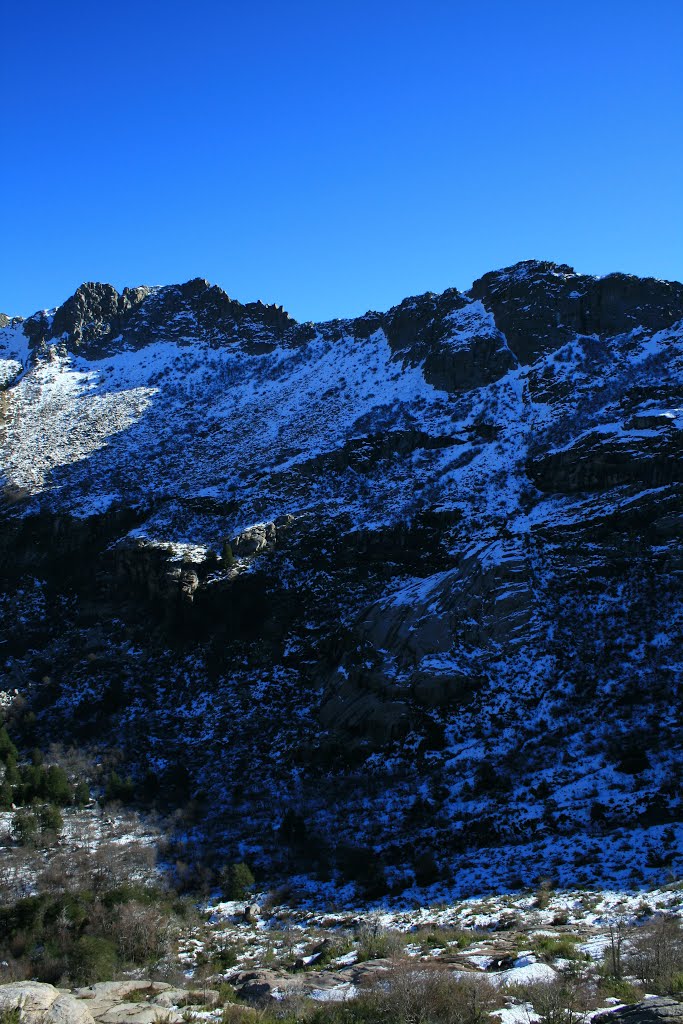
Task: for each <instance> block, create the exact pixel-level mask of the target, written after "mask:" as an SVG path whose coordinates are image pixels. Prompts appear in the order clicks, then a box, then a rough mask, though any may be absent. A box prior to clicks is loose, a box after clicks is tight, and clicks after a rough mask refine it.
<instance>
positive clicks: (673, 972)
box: [624, 917, 683, 994]
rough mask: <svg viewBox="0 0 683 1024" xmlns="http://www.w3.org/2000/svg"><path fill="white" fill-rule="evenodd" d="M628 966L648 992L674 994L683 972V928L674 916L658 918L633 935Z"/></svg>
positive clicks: (629, 970) (626, 959) (627, 958)
mask: <svg viewBox="0 0 683 1024" xmlns="http://www.w3.org/2000/svg"><path fill="white" fill-rule="evenodd" d="M624 959H625V962H626V967H627V970H628V972H629V973H631V974H633V975H634V976H635V977H636V978H637V979H638V980H639V981H640V983H641V984H642V985H643V986H645V987H646V988H647V989H648V990H651V991H654V992H656V993H657V994H666V993H670V992H672V991H674V989H675V987H676V985H677V984H678V976H679V975H680V974H681V973H683V929H682V928H681V922H680V920H679V919H678V918H675V917H660V918H656V919H655V920H654V921H652V922H650V923H649V924H646V925H642V926H641V927H640V928H638V929H637V930H636V931H635V932H634V934H633V935H632V936H631V940H630V943H629V951H628V955H627V956H625V958H624Z"/></svg>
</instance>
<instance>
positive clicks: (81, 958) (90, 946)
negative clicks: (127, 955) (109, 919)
mask: <svg viewBox="0 0 683 1024" xmlns="http://www.w3.org/2000/svg"><path fill="white" fill-rule="evenodd" d="M116 964H117V960H116V947H115V945H114V943H113V942H111V941H110V940H109V939H103V938H100V937H98V936H96V935H83V936H81V938H80V939H78V940H77V941H76V942H75V943H74V945H73V946H72V949H71V955H70V957H69V973H70V975H71V978H72V980H73V981H74V982H75V984H76V985H93V984H94V983H95V982H97V981H111V980H112V978H113V977H114V974H115V972H116Z"/></svg>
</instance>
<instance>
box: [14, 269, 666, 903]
mask: <svg viewBox="0 0 683 1024" xmlns="http://www.w3.org/2000/svg"><path fill="white" fill-rule="evenodd" d="M682 318H683V285H681V284H677V283H672V282H665V281H659V280H654V279H649V278H648V279H640V278H636V277H632V276H628V275H624V274H610V275H608V276H607V277H603V278H595V277H588V276H584V275H580V274H577V273H575V272H574V271H573V270H572V269H571V268H570V267H568V266H564V265H555V264H552V263H545V262H537V261H526V262H523V263H519V264H517V265H516V266H513V267H510V268H507V269H505V270H500V271H495V272H493V273H489V274H486V275H485V276H484V277H483V278H481V279H480V280H479V281H476V282H475V283H474V285H473V286H472V288H471V289H470V291H468V292H459V291H457V290H456V289H449V290H447V291H446V292H444V293H443V294H441V295H435V294H432V293H427V294H425V295H420V296H416V297H413V298H409V299H406V300H404V301H403V302H402V303H401V304H400V305H398V306H396V307H394V308H393V309H390V310H389V311H388V312H386V313H374V312H369V313H367V314H365V316H362V317H360V318H358V319H355V320H334V321H330V322H328V323H323V324H312V323H308V324H299V323H296V322H295V321H294V320H293V319H292V318H291V317H289V316H288V314H287V313H286V312H285V311H284V310H283V309H282V308H281V307H279V306H267V305H263V304H262V303H259V302H257V303H248V304H242V303H239V302H237V301H235V300H232V299H230V298H229V297H228V296H227V295H226V294H225V292H223V291H222V290H221V289H220V288H217V287H215V286H211V285H209V284H208V282H206V281H203V280H194V281H190V282H188V283H187V284H183V285H177V286H169V287H162V288H128V289H125V290H124V292H123V293H122V294H120V295H119V294H118V293H117V291H116V290H115V289H114V288H112V287H111V286H110V285H103V284H93V283H90V284H84V285H82V286H81V287H80V288H79V289H78V290H77V292H76V293H75V295H73V296H72V297H71V298H70V299H68V300H67V301H66V302H65V303H64V304H63V305H62V306H60V307H59V308H58V309H55V310H52V311H50V312H42V313H37V314H35V315H34V316H32V317H29V318H28V319H26V320H20V319H17V318H15V319H11V320H10V319H9V318H8V317H4V318H3V320H2V324H3V325H4V326H2V327H1V329H0V368H1V369H0V375H1V376H0V381H2V382H3V383H2V391H1V392H0V467H1V473H2V477H1V482H2V531H1V534H0V564H1V566H2V578H3V580H4V582H3V584H2V594H1V597H0V609H1V615H2V626H3V636H2V641H3V643H2V646H1V647H0V652H1V654H2V659H3V672H4V676H3V680H2V683H0V689H2V691H3V698H2V700H3V701H4V704H5V705H6V706H7V708H8V711H9V713H10V716H12V715H13V716H14V719H15V723H16V729H17V730H18V731H19V735H20V736H21V737H22V738H23V741H24V742H26V743H29V742H34V741H36V740H38V741H40V742H41V743H42V742H47V741H50V740H56V739H59V740H60V741H62V742H68V743H73V744H76V745H80V746H83V747H86V748H93V749H97V750H100V749H102V748H103V747H107V746H109V747H116V748H120V749H121V751H122V752H123V753H122V757H123V758H124V761H125V765H126V768H127V770H129V771H130V773H131V774H132V775H133V777H134V780H135V785H136V792H137V794H138V798H139V799H140V800H141V801H146V802H147V803H148V804H155V803H156V804H157V805H159V806H163V807H164V808H168V807H170V806H172V805H173V806H183V807H185V810H186V812H187V808H188V807H189V808H191V814H190V816H189V817H188V815H187V813H186V817H185V826H184V827H185V828H186V835H185V840H186V842H187V844H188V850H190V854H188V855H189V856H194V857H197V858H199V859H202V858H204V859H205V860H207V861H209V862H210V861H211V860H212V858H213V859H215V858H220V857H225V856H230V855H233V856H239V857H240V858H244V859H247V860H248V861H249V862H250V863H251V864H253V865H255V866H256V867H257V869H259V870H260V871H261V872H262V873H264V874H268V873H269V874H270V875H271V876H273V877H275V876H284V875H290V876H291V875H305V876H306V877H308V878H315V879H317V884H318V885H320V886H324V885H325V884H328V883H329V882H330V881H334V882H335V883H336V884H337V885H339V884H340V883H342V882H344V881H345V880H354V881H355V882H356V884H357V885H358V886H359V887H360V888H361V889H362V890H363V891H365V892H367V893H369V894H372V893H373V892H381V891H385V890H387V889H389V890H390V891H393V892H401V891H404V890H406V889H408V888H410V887H411V886H412V885H414V884H417V885H421V886H429V885H431V886H433V887H435V888H434V890H433V891H434V892H437V891H439V887H442V888H443V887H444V886H446V887H449V891H458V892H462V893H465V892H471V891H474V890H482V889H486V888H493V887H498V888H501V887H511V886H514V885H517V884H519V883H520V882H528V881H530V880H533V879H535V878H537V877H538V876H539V875H547V876H548V877H552V878H554V879H555V880H557V881H558V882H560V883H562V884H569V883H571V884H581V883H589V882H594V881H602V882H606V881H607V882H609V881H613V882H617V881H618V882H620V883H627V884H638V883H640V882H643V881H644V880H652V879H653V878H661V877H662V876H665V875H666V873H667V872H676V871H680V869H681V868H682V867H683V862H682V860H681V858H682V856H683V832H682V830H681V818H682V816H683V812H682V797H683V790H682V787H681V772H680V768H681V736H682V733H681V723H680V680H681V668H682V667H683V650H682V645H681V627H682V624H683V588H682V585H681V577H682V569H683V545H682V531H681V511H682V509H683V459H682V458H681V456H682V455H683V446H682V440H683V319H682ZM188 821H189V822H190V824H189V825H188V824H187V822H188Z"/></svg>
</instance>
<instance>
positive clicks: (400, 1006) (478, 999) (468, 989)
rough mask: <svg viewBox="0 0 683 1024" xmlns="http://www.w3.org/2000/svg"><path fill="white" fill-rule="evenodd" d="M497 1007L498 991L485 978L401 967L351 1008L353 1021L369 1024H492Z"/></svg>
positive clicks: (349, 1007) (401, 965) (349, 1006)
mask: <svg viewBox="0 0 683 1024" xmlns="http://www.w3.org/2000/svg"><path fill="white" fill-rule="evenodd" d="M495 1004H496V993H495V990H494V989H493V987H492V986H491V985H490V984H489V983H488V982H486V981H484V980H482V979H477V980H476V981H475V980H474V979H473V980H471V981H470V980H468V979H463V978H454V977H453V976H452V975H450V974H448V973H447V972H446V971H435V970H431V971H425V970H421V969H420V968H416V967H414V966H412V965H407V964H398V965H396V966H395V967H394V968H393V969H392V970H391V971H389V972H387V973H386V974H385V975H383V976H382V979H381V981H380V980H379V979H378V981H377V983H376V985H375V986H373V988H371V989H370V991H369V992H368V993H367V994H364V995H362V996H361V997H360V999H358V1000H356V1006H355V1007H354V1005H353V1003H352V1004H347V1007H348V1011H350V1013H349V1016H350V1017H351V1019H353V1018H354V1017H355V1019H356V1020H360V1021H366V1022H368V1024H370V1022H374V1021H384V1022H387V1024H485V1022H487V1024H489V1022H490V1019H491V1018H490V1016H489V1014H490V1011H491V1010H492V1009H493V1007H494V1006H495ZM347 1020H348V1017H347Z"/></svg>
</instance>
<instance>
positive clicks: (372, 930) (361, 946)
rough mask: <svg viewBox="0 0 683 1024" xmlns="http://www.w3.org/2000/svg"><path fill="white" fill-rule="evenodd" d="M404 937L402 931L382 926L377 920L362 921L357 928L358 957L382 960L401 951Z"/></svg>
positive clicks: (404, 940) (360, 958)
mask: <svg viewBox="0 0 683 1024" xmlns="http://www.w3.org/2000/svg"><path fill="white" fill-rule="evenodd" d="M405 942H406V938H405V935H404V934H403V933H402V932H398V931H394V930H393V929H390V928H384V927H383V926H382V925H381V924H379V922H377V921H367V922H364V923H363V924H362V925H361V926H360V928H359V929H358V947H357V952H358V959H359V961H360V960H382V959H384V958H386V957H391V956H396V955H397V954H398V953H400V952H402V950H403V947H404V946H405Z"/></svg>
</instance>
